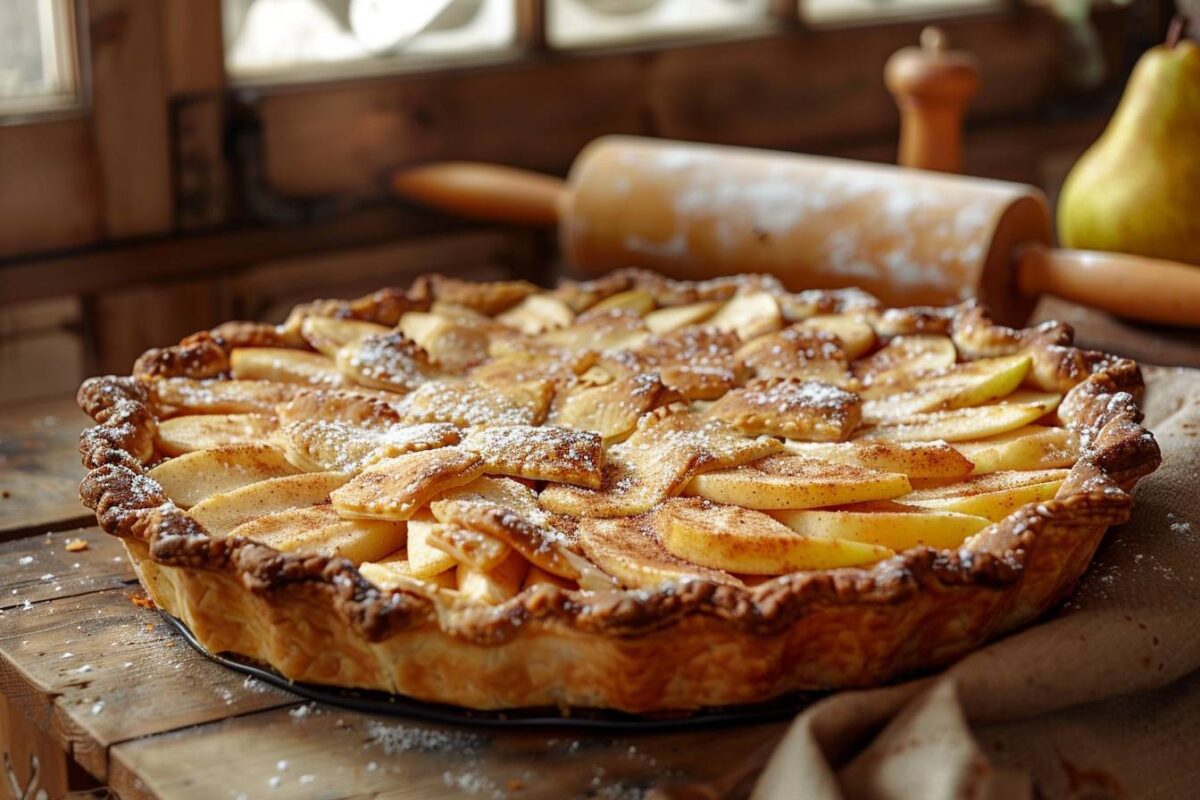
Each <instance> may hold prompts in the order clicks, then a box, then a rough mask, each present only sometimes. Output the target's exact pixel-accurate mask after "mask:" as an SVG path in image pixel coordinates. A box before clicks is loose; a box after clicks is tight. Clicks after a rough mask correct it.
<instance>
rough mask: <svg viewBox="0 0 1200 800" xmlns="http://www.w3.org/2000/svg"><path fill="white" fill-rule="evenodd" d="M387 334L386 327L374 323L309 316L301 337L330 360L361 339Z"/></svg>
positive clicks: (304, 323) (301, 327)
mask: <svg viewBox="0 0 1200 800" xmlns="http://www.w3.org/2000/svg"><path fill="white" fill-rule="evenodd" d="M387 332H388V329H387V328H386V327H384V326H383V325H377V324H375V323H374V322H365V321H363V320H359V319H342V318H340V317H318V316H309V317H305V318H304V320H303V321H302V322H301V323H300V335H301V336H303V337H304V341H306V342H308V343H309V345H311V346H312V348H313V349H314V350H316V351H317V352H318V353H323V354H324V355H326V356H328V357H329V358H336V357H337V354H338V351H339V350H341V349H342V348H343V347H345V346H346V345H348V344H351V343H353V342H357V341H358V340H359V339H365V338H366V337H368V336H379V335H380V334H385V333H387Z"/></svg>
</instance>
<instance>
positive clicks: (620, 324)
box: [532, 309, 650, 353]
mask: <svg viewBox="0 0 1200 800" xmlns="http://www.w3.org/2000/svg"><path fill="white" fill-rule="evenodd" d="M649 335H650V330H649V329H648V328H647V327H646V323H644V322H643V321H642V317H641V315H640V314H637V313H636V312H633V311H629V310H624V309H609V310H608V311H600V312H597V311H588V312H587V313H586V314H585V315H583V316H581V317H579V319H577V320H575V323H574V324H572V325H568V326H567V327H565V328H560V329H558V330H553V331H548V332H546V333H543V334H541V335H540V336H536V337H534V338H533V340H532V341H533V343H534V344H536V345H540V346H542V347H557V348H564V349H566V350H591V351H594V352H597V353H603V352H607V351H610V350H612V351H615V350H625V349H628V348H630V347H636V346H637V345H639V344H641V343H642V342H644V341H645V340H646V338H647V337H648V336H649Z"/></svg>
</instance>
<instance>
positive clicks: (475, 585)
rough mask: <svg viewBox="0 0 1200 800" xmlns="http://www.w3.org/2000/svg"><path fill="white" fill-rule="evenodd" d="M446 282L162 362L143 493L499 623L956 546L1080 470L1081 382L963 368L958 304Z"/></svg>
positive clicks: (1020, 347)
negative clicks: (195, 368) (371, 308)
mask: <svg viewBox="0 0 1200 800" xmlns="http://www.w3.org/2000/svg"><path fill="white" fill-rule="evenodd" d="M434 288H435V291H434V292H432V296H430V294H428V293H427V294H426V295H425V296H423V297H421V296H419V293H418V292H415V291H410V293H409V294H408V295H403V294H400V293H395V292H393V293H392V294H390V295H389V296H388V299H389V302H387V303H382V304H376V308H377V309H378V308H383V309H384V310H385V311H386V312H387V313H377V314H375V315H374V316H373V317H372V318H369V319H368V318H363V317H364V315H360V314H357V313H356V311H355V307H354V305H353V304H352V303H341V302H336V301H321V302H319V303H315V304H310V305H308V306H303V307H300V308H298V309H297V310H296V312H295V313H294V314H293V315H292V318H290V319H289V320H288V322H287V323H285V324H284V325H282V326H280V327H279V328H278V329H276V330H275V331H274V332H273V333H271V335H269V336H265V342H263V343H260V342H258V341H250V337H243V341H238V339H237V337H234V336H232V335H231V336H230V338H229V340H230V341H231V342H232V346H230V347H228V348H227V353H226V355H227V362H223V363H222V364H221V367H222V368H221V369H217V370H215V371H214V374H212V375H211V376H209V377H202V378H197V377H196V376H194V375H186V376H184V375H181V374H178V373H176V374H171V373H170V372H169V371H162V370H160V371H158V372H155V371H154V370H152V369H143V370H142V372H141V374H140V375H139V377H140V379H141V380H142V381H143V383H144V384H145V385H146V386H147V388H148V394H149V397H150V398H151V401H150V404H151V409H152V411H153V413H154V416H155V417H156V419H157V425H156V426H155V433H154V439H153V454H152V455H151V457H150V459H149V463H150V464H152V465H153V466H152V468H150V469H149V470H148V472H147V474H148V477H149V478H151V479H153V480H154V481H156V482H157V483H158V484H159V485H161V487H162V491H163V493H164V494H165V496H166V497H167V498H168V499H170V500H171V501H172V502H173V503H174V504H175V505H176V506H178V507H179V508H182V509H185V510H186V512H187V514H189V515H190V516H191V517H192V519H194V520H195V521H196V522H198V523H200V524H201V525H202V526H203V527H204V529H205V530H207V532H208V533H209V534H210V535H212V536H214V537H243V538H245V539H248V540H251V541H254V542H258V543H261V544H265V545H268V546H270V547H272V548H275V549H277V550H279V551H282V552H296V553H301V554H315V555H320V556H326V557H340V558H344V559H347V560H349V561H350V562H351V563H352V564H354V565H355V566H356V567H357V568H358V571H359V572H360V574H361V575H362V576H363V577H364V578H366V579H367V580H368V581H370V582H371V583H372V584H374V585H375V586H376V587H377V588H378V589H380V590H381V591H383V592H385V593H386V592H413V591H415V592H419V593H420V594H422V595H423V596H427V597H434V598H439V599H440V600H441V601H444V602H445V603H447V604H452V605H459V604H485V605H495V604H499V603H503V602H505V601H506V600H509V599H511V598H513V597H514V596H516V595H518V594H519V593H521V592H522V591H523V590H526V589H528V588H529V587H532V586H537V585H541V584H551V585H554V586H559V587H564V588H568V589H578V590H582V591H585V592H588V591H602V590H606V589H636V590H653V589H661V588H663V587H666V586H670V585H673V584H681V583H685V582H688V581H694V580H703V581H708V582H711V583H716V584H725V585H731V586H755V585H758V584H761V583H763V582H764V581H769V580H771V579H772V578H774V577H776V576H781V575H786V574H788V573H793V572H798V571H813V570H827V569H832V568H839V567H861V566H869V565H871V564H873V563H876V562H878V561H880V560H882V559H887V558H890V557H892V556H893V555H895V554H897V553H900V552H903V551H906V550H909V549H911V548H934V549H936V550H953V549H957V548H959V547H961V546H962V545H963V544H964V543H965V542H968V540H970V539H971V537H973V536H976V535H977V534H979V533H980V532H981V531H982V530H984V529H985V528H987V527H989V526H990V525H992V524H993V523H995V522H997V521H999V520H1001V519H1003V518H1004V517H1006V516H1008V515H1009V514H1011V513H1012V512H1013V511H1015V510H1016V509H1018V508H1021V507H1023V506H1026V505H1028V504H1037V503H1042V502H1045V501H1047V500H1050V499H1051V498H1053V497H1054V496H1055V494H1056V493H1057V492H1058V490H1059V487H1060V486H1061V485H1062V484H1063V482H1064V480H1065V479H1066V478H1067V475H1068V472H1069V468H1070V467H1071V466H1073V465H1074V464H1075V462H1076V461H1077V459H1078V458H1079V452H1080V443H1079V441H1078V436H1077V433H1076V432H1074V431H1073V430H1072V429H1069V428H1067V427H1064V426H1063V425H1062V424H1061V423H1060V421H1059V419H1058V417H1057V414H1056V412H1057V409H1058V406H1059V403H1060V401H1062V399H1063V396H1064V391H1065V389H1066V388H1069V387H1062V386H1059V387H1054V386H1048V385H1047V381H1045V380H1041V379H1039V376H1038V370H1037V364H1036V357H1035V356H1036V353H1035V352H1033V347H1032V346H1025V343H1024V342H1023V341H1022V340H1020V339H1016V340H1014V341H1013V342H1010V343H1008V344H1009V346H1007V347H1005V348H1004V350H1003V352H998V354H995V355H988V354H987V353H982V354H981V353H979V352H964V348H963V347H962V346H960V345H961V343H962V341H965V340H964V339H963V338H962V336H963V335H965V333H966V332H964V331H963V330H960V329H956V327H955V320H961V319H962V309H957V310H955V311H954V313H951V311H946V312H945V313H942V312H941V311H940V310H926V311H925V312H924V314H923V316H918V317H914V318H913V319H918V320H920V321H921V324H919V325H917V324H911V325H909V326H907V327H904V326H901V329H900V330H897V326H896V325H895V324H894V322H895V317H894V315H892V314H890V312H884V311H882V310H880V309H879V308H878V307H877V306H876V305H875V304H873V303H872V302H870V300H869V298H865V297H864V296H862V295H860V294H857V293H854V292H848V293H844V294H843V295H831V294H830V293H820V295H815V294H809V293H800V294H793V293H788V292H785V291H784V290H782V289H781V288H780V287H778V285H777V284H775V283H774V282H773V281H771V280H770V279H765V278H756V277H753V276H748V277H743V278H740V279H727V280H717V281H712V282H706V283H700V284H693V283H688V284H685V283H677V282H673V281H666V280H665V279H662V278H658V277H657V276H649V277H646V276H644V275H643V279H642V280H641V281H640V282H639V281H630V280H625V281H621V280H615V279H601V280H599V281H595V282H592V283H573V282H568V283H564V284H562V285H561V286H559V287H558V288H557V289H554V290H539V289H536V287H533V286H530V285H528V284H524V283H519V282H511V283H503V284H471V283H467V282H459V281H451V280H449V279H441V281H440V282H437V283H435V284H434ZM816 297H820V298H823V300H822V301H821V302H817V301H816V300H814V298H816ZM830 297H836V298H837V299H836V302H831V301H829V298H830ZM243 344H244V345H245V346H241V345H243ZM264 344H265V345H266V346H263V345H264ZM202 346H203V342H201V343H199V344H197V345H196V347H202ZM1083 377H1084V376H1082V375H1081V376H1080V379H1081V380H1082V378H1083Z"/></svg>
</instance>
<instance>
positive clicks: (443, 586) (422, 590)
mask: <svg viewBox="0 0 1200 800" xmlns="http://www.w3.org/2000/svg"><path fill="white" fill-rule="evenodd" d="M358 571H359V574H361V575H362V576H363V577H364V578H366V579H367V580H369V581H370V582H371V583H373V584H375V585H376V586H378V587H379V588H380V589H384V590H395V589H401V590H405V591H409V592H416V593H418V594H426V595H434V594H437V593H438V591H439V590H451V591H454V590H457V588H458V581H457V580H456V577H455V571H454V570H445V571H443V572H439V573H438V574H436V575H431V576H429V577H427V578H418V577H417V576H416V575H413V573H412V567H411V566H410V564H409V562H408V552H407V551H405V550H401V551H399V552H396V553H393V554H391V555H389V556H387V557H386V558H383V559H380V560H379V561H373V562H369V563H364V564H360V565H359V567H358Z"/></svg>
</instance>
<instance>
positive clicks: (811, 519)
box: [771, 501, 991, 552]
mask: <svg viewBox="0 0 1200 800" xmlns="http://www.w3.org/2000/svg"><path fill="white" fill-rule="evenodd" d="M771 516H772V517H774V518H775V519H777V520H779V521H780V522H782V523H783V524H784V525H787V526H788V527H789V528H791V529H792V530H794V531H795V532H796V533H798V534H800V535H802V536H819V537H823V538H827V539H844V540H848V541H852V542H865V543H866V544H877V545H881V546H883V547H888V548H891V549H892V550H896V551H898V552H899V551H902V550H907V549H909V548H910V547H936V548H939V549H950V548H955V547H958V546H959V545H960V544H962V543H963V541H964V540H965V539H966V538H967V537H968V536H972V535H974V534H976V533H978V532H979V531H981V530H983V529H984V528H986V527H987V526H988V525H990V524H991V520H989V519H987V518H986V517H977V516H973V515H970V514H962V513H959V512H956V511H935V510H932V509H928V510H927V509H918V508H913V507H911V506H904V505H901V504H899V503H893V502H887V501H883V502H874V503H861V504H858V505H851V506H838V507H836V508H826V509H815V510H793V511H773V512H771Z"/></svg>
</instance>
